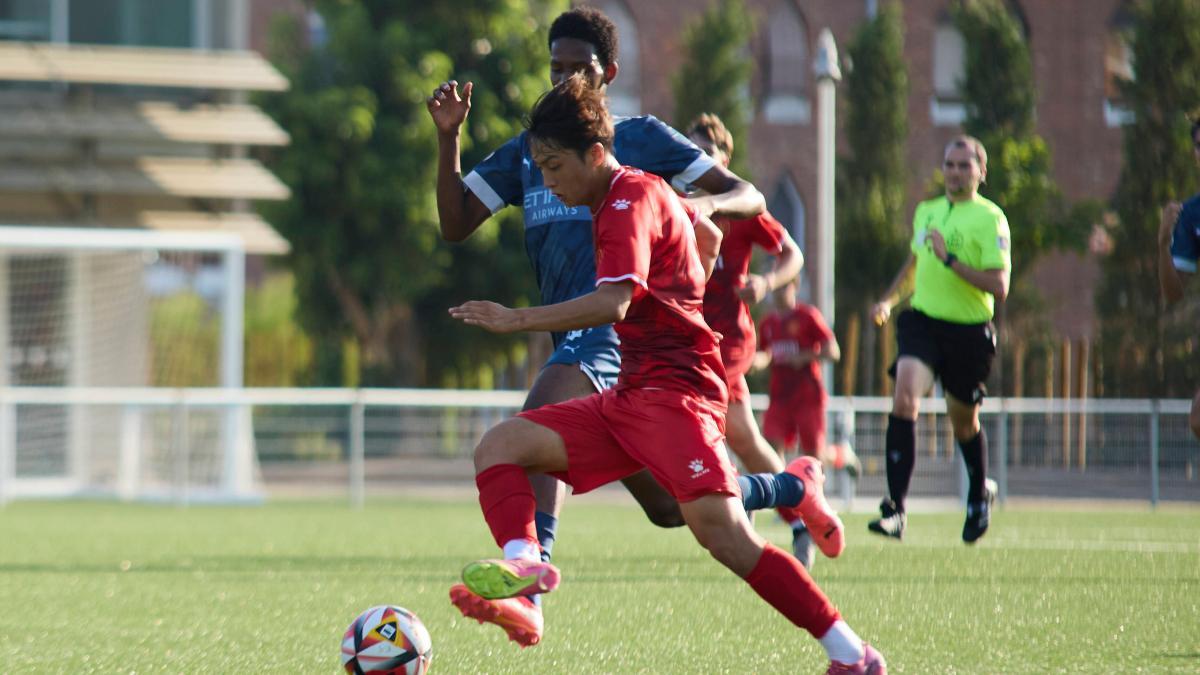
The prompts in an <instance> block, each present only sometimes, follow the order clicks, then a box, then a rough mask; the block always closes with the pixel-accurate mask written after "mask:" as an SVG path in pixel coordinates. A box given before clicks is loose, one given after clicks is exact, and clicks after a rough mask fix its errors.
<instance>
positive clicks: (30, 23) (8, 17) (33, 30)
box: [0, 0, 50, 42]
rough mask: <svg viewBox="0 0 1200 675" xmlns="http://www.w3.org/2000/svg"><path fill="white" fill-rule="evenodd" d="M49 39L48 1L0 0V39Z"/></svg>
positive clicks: (38, 40) (37, 40)
mask: <svg viewBox="0 0 1200 675" xmlns="http://www.w3.org/2000/svg"><path fill="white" fill-rule="evenodd" d="M49 39H50V3H49V2H47V1H46V0H0V40H29V41H34V42H46V41H48V40H49Z"/></svg>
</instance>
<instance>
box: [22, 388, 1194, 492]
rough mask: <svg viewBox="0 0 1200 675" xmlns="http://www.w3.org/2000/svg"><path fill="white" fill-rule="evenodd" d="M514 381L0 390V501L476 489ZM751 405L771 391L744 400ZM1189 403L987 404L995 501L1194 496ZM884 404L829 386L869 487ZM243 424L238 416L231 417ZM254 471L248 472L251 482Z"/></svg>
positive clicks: (941, 476) (945, 443)
mask: <svg viewBox="0 0 1200 675" xmlns="http://www.w3.org/2000/svg"><path fill="white" fill-rule="evenodd" d="M524 399H525V394H524V392H520V391H455V390H423V389H422V390H412V389H409V390H403V389H359V390H351V389H215V388H206V389H153V388H52V387H12V388H0V502H3V501H7V500H9V499H13V498H21V497H32V496H43V497H45V496H78V495H98V496H113V497H118V498H124V499H135V498H150V499H163V500H172V501H176V502H180V503H183V502H193V501H202V500H210V499H215V500H229V499H246V498H250V499H253V498H256V497H260V496H261V494H262V493H261V489H262V488H263V487H266V488H267V489H268V490H270V491H280V492H282V491H288V490H292V491H295V492H299V493H303V494H308V493H312V492H313V491H314V490H316V489H325V490H335V491H337V492H343V493H348V494H349V496H350V499H351V501H352V502H353V503H355V504H362V503H363V502H364V500H365V499H366V496H367V494H368V491H369V492H371V493H372V494H374V493H379V492H389V491H390V492H397V491H400V490H401V489H402V487H401V486H404V485H412V484H414V483H422V484H429V483H441V482H448V483H461V484H462V485H466V486H469V485H470V484H471V483H470V478H471V468H470V461H469V458H470V456H471V451H472V449H473V448H474V446H475V444H476V443H477V442H478V440H479V437H480V436H481V435H482V434H483V432H484V431H486V430H487V429H488V428H489V427H491V426H492V425H493V424H495V423H496V422H498V421H500V420H502V419H505V418H507V417H509V416H511V415H512V414H513V413H515V412H516V411H517V410H519V409H520V406H521V405H522V403H523V402H524ZM751 402H752V405H753V406H754V407H755V408H756V409H757V410H760V411H761V410H762V409H763V408H764V407H765V405H766V398H765V397H764V396H761V395H756V396H754V397H752V399H751ZM1189 407H1190V401H1187V400H1142V399H1090V400H1069V401H1064V400H1060V399H1028V398H1025V399H1002V398H993V399H988V400H987V401H985V403H984V406H983V410H982V419H983V423H984V425H985V427H986V428H987V429H988V437H989V443H990V463H991V467H992V468H991V471H992V474H993V475H994V476H995V477H996V478H997V481H998V482H999V483H1000V486H1001V498H1005V497H1007V496H1008V495H1018V496H1029V497H1039V496H1040V497H1068V498H1071V497H1078V498H1100V499H1111V498H1119V499H1142V500H1147V501H1149V502H1150V503H1151V504H1157V503H1158V502H1159V501H1160V500H1185V501H1195V502H1200V475H1198V474H1200V443H1198V442H1197V441H1196V440H1195V439H1194V438H1192V436H1191V434H1190V431H1189V430H1188V427H1187V413H1188V409H1189ZM890 409H891V400H890V399H886V398H877V397H861V398H860V397H855V398H850V397H833V398H832V399H831V400H830V406H829V410H830V418H831V424H830V425H829V428H830V436H831V440H836V438H837V436H838V435H842V436H846V437H848V438H849V439H850V440H851V441H852V443H853V445H854V447H855V449H856V450H857V451H858V453H859V456H860V458H861V459H862V460H863V462H864V465H865V472H864V476H863V477H862V479H861V481H860V491H861V492H863V493H864V494H874V495H878V494H882V492H883V485H884V478H883V466H884V464H883V440H884V435H885V432H886V425H887V413H888V412H889V411H890ZM230 419H233V420H241V422H240V423H239V424H236V425H234V429H233V431H231V427H230V424H229V420H230ZM917 471H918V473H919V474H920V475H919V476H918V477H917V479H916V480H914V481H913V489H914V491H915V492H914V493H915V495H917V496H955V495H961V493H962V490H963V471H962V469H961V461H960V460H959V459H958V458H957V456H956V451H955V448H954V444H953V440H952V437H951V435H950V432H949V423H948V421H947V420H946V418H945V403H944V401H942V400H941V399H929V400H926V401H923V402H922V414H921V419H920V421H919V424H918V462H917ZM247 477H249V480H247Z"/></svg>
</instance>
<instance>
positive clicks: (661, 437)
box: [451, 78, 886, 673]
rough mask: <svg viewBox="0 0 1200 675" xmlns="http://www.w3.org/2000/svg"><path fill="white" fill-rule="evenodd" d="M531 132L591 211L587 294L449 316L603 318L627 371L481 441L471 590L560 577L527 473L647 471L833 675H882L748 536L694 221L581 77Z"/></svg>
mask: <svg viewBox="0 0 1200 675" xmlns="http://www.w3.org/2000/svg"><path fill="white" fill-rule="evenodd" d="M529 135H530V137H531V139H532V143H533V157H534V161H535V162H537V164H538V165H539V167H540V168H541V170H542V174H543V179H544V182H545V185H546V186H547V187H548V188H549V189H550V190H551V191H553V192H554V194H555V195H556V196H558V198H559V199H561V200H562V201H563V202H564V203H565V204H568V205H572V206H574V205H584V206H588V207H589V208H590V209H591V210H592V213H593V233H594V241H595V249H596V290H595V291H593V292H591V293H589V294H587V295H583V296H580V297H577V298H574V299H572V300H568V301H566V302H560V303H557V304H553V305H546V306H542V307H532V308H523V309H510V308H507V307H504V306H501V305H498V304H495V303H490V302H479V301H474V302H467V303H464V304H463V305H460V306H459V307H455V308H453V309H451V314H452V315H453V316H454V317H456V318H458V319H461V320H462V321H464V322H465V323H467V324H470V325H476V326H481V327H483V328H486V329H488V330H492V331H496V332H511V331H518V330H571V329H578V328H582V327H586V326H591V325H598V324H604V323H609V322H612V323H614V324H615V327H616V330H617V334H618V336H619V337H620V340H621V354H622V361H621V370H620V374H619V377H618V382H617V386H616V387H615V388H613V389H609V390H606V391H604V392H603V393H598V394H594V395H592V396H590V397H588V398H583V399H574V400H570V401H566V402H563V403H558V404H554V405H549V406H545V407H542V408H538V409H536V410H530V411H524V412H521V413H520V414H519V415H518V416H517V417H515V418H513V419H510V420H507V421H505V422H502V423H501V424H499V425H497V426H496V427H494V428H492V429H491V430H489V431H488V433H487V434H485V435H484V438H483V439H482V440H481V441H480V445H479V447H478V448H476V451H475V468H476V484H477V485H478V487H479V501H480V505H481V506H482V508H483V512H484V518H485V519H486V520H487V523H488V527H489V528H490V529H491V531H492V535H493V537H494V538H495V540H496V543H497V544H499V545H500V546H501V547H502V548H503V549H504V558H505V559H504V560H481V561H477V562H474V563H471V564H469V565H467V566H466V568H464V570H463V581H464V583H465V584H466V585H467V587H468V588H469V589H470V590H471V592H472V593H474V594H476V595H478V596H480V597H482V598H495V597H512V596H520V595H529V594H537V593H545V592H549V591H551V590H553V589H554V588H555V587H556V586H557V585H558V582H559V578H560V577H559V572H558V570H557V568H555V567H554V566H553V565H552V564H550V563H548V562H543V561H542V559H541V557H540V551H539V547H538V539H537V534H536V530H535V527H534V508H535V501H534V496H533V491H532V488H531V487H530V484H529V478H528V475H527V474H528V473H531V472H544V473H551V474H553V475H555V476H556V477H558V478H560V479H561V480H563V481H565V482H566V483H568V484H570V485H572V486H573V488H574V489H575V491H577V492H585V491H587V490H591V489H593V488H595V487H599V486H600V485H603V484H605V483H608V482H611V481H614V480H618V479H620V478H622V477H624V476H627V475H629V474H631V473H633V472H635V471H638V470H641V469H642V468H647V469H649V470H650V471H651V473H653V474H654V476H655V478H656V479H657V480H658V481H659V482H660V483H661V484H662V485H663V486H664V487H666V488H667V490H668V491H670V492H671V494H672V495H673V496H674V497H675V498H676V499H677V500H678V501H679V503H680V510H681V511H682V513H683V516H684V519H685V520H686V521H687V524H688V527H689V528H690V529H691V530H692V533H693V534H694V535H695V537H696V539H697V540H698V541H699V543H700V544H701V545H702V546H704V547H705V548H706V549H707V550H708V551H709V552H710V553H711V554H712V556H713V557H714V558H716V559H717V560H718V561H719V562H721V563H722V564H723V565H725V566H726V567H728V568H729V569H730V570H732V571H733V572H734V573H736V574H738V575H739V576H741V577H742V578H744V579H745V580H746V581H747V582H748V583H749V584H750V586H751V588H753V589H754V590H755V591H756V592H757V593H758V594H759V595H760V596H761V597H762V598H763V599H765V600H766V601H767V602H768V603H770V604H771V605H772V606H773V607H775V608H776V609H777V610H779V612H780V613H782V614H783V615H784V616H786V617H787V618H788V619H790V620H791V621H792V622H793V623H794V624H796V625H797V626H800V627H802V628H804V629H806V630H808V631H809V632H810V633H811V634H812V635H813V636H814V637H816V638H817V639H818V640H819V641H820V643H821V644H822V646H823V647H825V649H826V651H827V653H828V654H829V657H830V660H831V664H830V672H858V673H866V672H870V673H882V672H885V669H886V666H885V664H884V662H883V658H882V657H881V656H880V655H879V654H878V652H876V651H875V650H874V649H872V648H870V647H869V646H867V645H866V644H865V643H863V642H862V641H861V640H860V639H859V638H858V636H857V635H855V634H854V632H853V631H852V630H851V629H850V627H849V626H847V625H846V623H845V622H844V621H842V620H841V618H840V616H839V615H838V613H837V610H836V609H835V608H834V607H833V605H832V603H830V602H829V600H828V598H826V597H825V595H824V594H823V593H822V592H821V590H820V589H819V588H818V587H817V585H816V583H815V582H814V581H813V580H812V578H811V577H809V576H808V573H807V572H806V571H805V570H804V568H803V567H802V566H801V565H800V564H799V563H798V562H796V560H795V559H794V558H793V557H792V556H790V555H788V554H786V553H784V552H783V551H781V550H779V549H778V548H776V547H774V546H772V545H771V544H770V543H768V542H765V541H764V540H763V539H762V538H761V537H759V536H758V535H757V533H755V532H754V530H753V528H752V527H751V526H750V523H749V520H748V519H747V517H746V512H745V510H744V509H743V508H742V505H741V503H740V501H739V499H738V498H737V494H738V487H737V482H736V480H735V475H734V471H733V467H732V466H731V465H730V464H729V461H728V459H727V458H726V456H725V453H724V452H723V449H722V448H721V447H720V442H721V435H722V427H723V426H724V413H725V400H726V389H725V382H724V367H723V366H722V364H721V359H720V350H719V348H718V346H717V338H716V336H715V335H714V334H713V332H712V330H710V329H709V328H708V326H707V324H705V323H704V319H703V316H702V314H701V309H702V302H703V294H704V282H705V279H706V276H707V274H706V270H705V268H704V266H703V264H702V262H701V258H700V255H699V252H698V249H697V246H696V238H695V232H694V230H693V227H694V226H695V223H696V222H697V220H702V219H699V218H698V216H697V214H696V213H695V212H693V211H691V209H689V208H688V207H686V206H685V205H684V204H683V202H682V201H680V199H679V198H678V197H677V196H676V195H675V193H674V192H673V191H672V190H671V188H670V187H669V186H668V185H667V184H666V183H665V182H664V181H663V180H662V179H661V178H658V177H657V176H652V175H648V174H645V173H643V172H641V171H639V170H636V169H630V168H627V167H622V166H620V165H619V164H618V163H617V161H616V159H615V158H614V157H613V155H612V153H611V148H612V138H613V130H612V119H611V117H610V116H609V115H608V111H607V109H606V107H605V103H604V99H603V98H602V96H601V95H600V94H599V93H597V92H596V91H594V90H592V89H589V88H588V87H587V86H586V85H585V84H584V83H583V82H582V81H581V80H579V79H578V78H570V79H569V80H567V81H566V82H564V83H563V84H561V85H558V86H556V87H555V88H554V89H553V90H552V91H551V92H549V93H548V94H546V95H545V96H543V97H542V99H541V100H540V101H539V102H538V104H537V105H536V106H535V107H534V110H533V112H532V113H531V114H530V119H529ZM715 253H716V251H711V252H710V254H711V255H713V256H714V257H715ZM804 459H805V460H808V461H804V462H800V463H799V464H798V465H797V466H796V467H795V468H796V473H797V474H798V478H800V479H801V481H803V483H804V487H805V497H804V499H803V501H802V502H801V510H802V511H804V515H805V518H806V520H808V521H809V523H810V525H812V526H814V527H816V526H817V522H818V521H824V524H825V525H830V524H831V523H833V522H835V519H836V516H834V515H833V514H832V512H830V511H829V508H828V505H827V504H825V503H824V499H823V497H822V496H821V492H820V490H821V482H822V480H823V475H822V474H821V467H820V464H819V463H818V462H815V461H812V460H811V459H809V458H804ZM460 609H463V607H462V606H460ZM464 611H467V612H468V615H470V614H469V608H468V609H467V610H464ZM484 618H485V620H486V617H484Z"/></svg>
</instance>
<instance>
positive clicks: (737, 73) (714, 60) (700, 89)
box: [672, 0, 754, 176]
mask: <svg viewBox="0 0 1200 675" xmlns="http://www.w3.org/2000/svg"><path fill="white" fill-rule="evenodd" d="M753 34H754V20H753V18H752V17H751V15H750V12H749V10H747V9H746V4H745V2H744V1H743V0H716V2H715V3H714V4H713V5H711V6H710V7H709V8H708V9H707V10H705V11H704V13H703V14H701V15H700V16H699V17H698V18H696V19H695V20H694V21H692V22H691V23H690V24H688V26H687V27H686V28H685V29H684V31H683V54H684V56H683V65H682V66H681V67H680V69H679V71H678V72H677V73H676V74H675V77H674V78H672V89H673V91H674V94H675V126H676V128H679V129H684V128H685V127H686V126H687V124H688V123H689V122H691V121H692V120H693V119H694V118H695V117H696V115H699V114H700V113H704V112H709V113H714V114H716V115H717V116H719V117H720V118H721V121H722V122H724V123H725V127H726V128H727V129H729V133H730V134H731V135H732V136H733V145H734V153H733V159H732V161H731V162H730V169H731V170H732V171H733V172H734V173H736V174H738V175H739V176H746V175H748V174H747V173H746V166H747V165H746V157H747V155H748V154H749V153H747V152H746V150H745V148H746V145H745V143H746V131H747V129H748V128H749V120H750V103H749V100H748V99H749V97H748V96H747V95H746V92H748V91H749V89H750V73H751V72H753V68H754V64H753V62H752V61H751V59H750V54H749V51H748V45H749V42H750V36H751V35H753Z"/></svg>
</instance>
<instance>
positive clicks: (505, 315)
mask: <svg viewBox="0 0 1200 675" xmlns="http://www.w3.org/2000/svg"><path fill="white" fill-rule="evenodd" d="M450 316H452V317H454V318H455V319H458V320H459V321H462V322H463V323H465V324H467V325H468V326H479V327H480V328H483V329H484V330H489V331H491V332H493V333H513V332H516V331H519V330H521V323H520V317H519V316H518V314H517V310H515V309H510V308H508V307H505V306H504V305H501V304H499V303H495V302H488V301H487V300H471V301H469V302H464V303H463V304H461V305H459V306H458V307H451V308H450Z"/></svg>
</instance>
